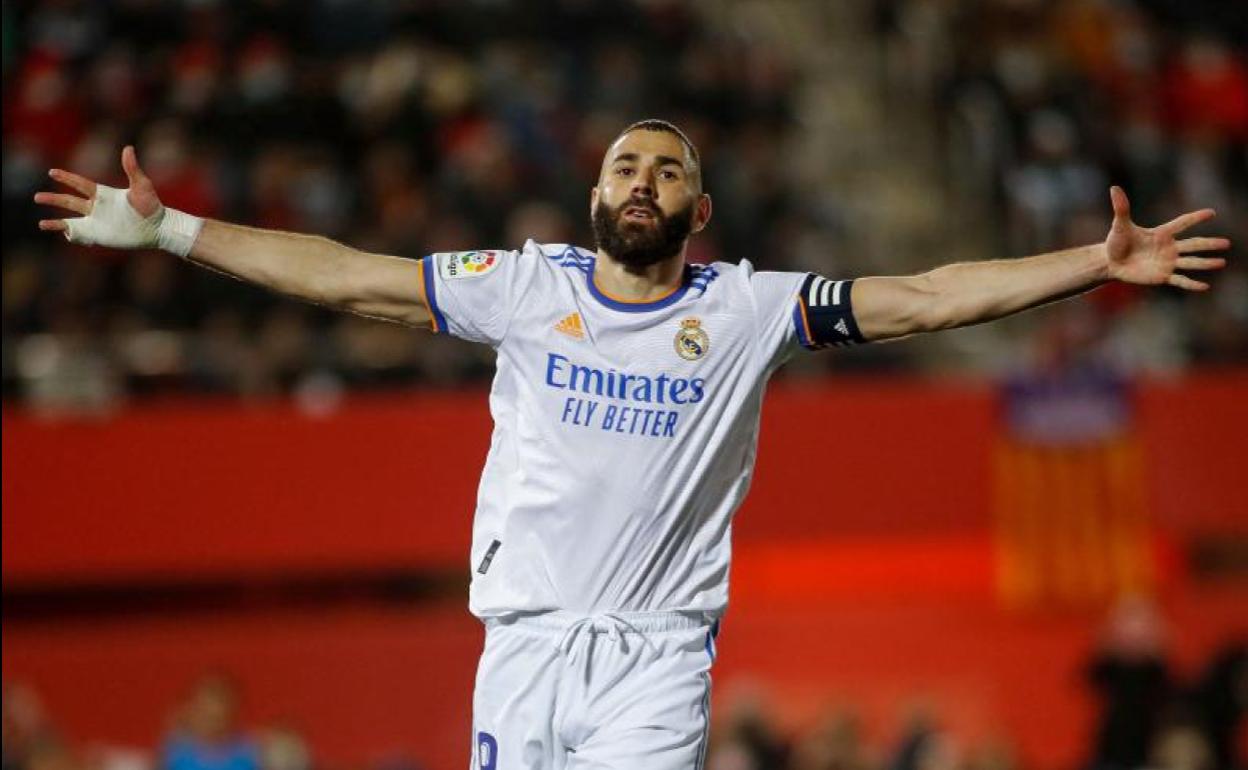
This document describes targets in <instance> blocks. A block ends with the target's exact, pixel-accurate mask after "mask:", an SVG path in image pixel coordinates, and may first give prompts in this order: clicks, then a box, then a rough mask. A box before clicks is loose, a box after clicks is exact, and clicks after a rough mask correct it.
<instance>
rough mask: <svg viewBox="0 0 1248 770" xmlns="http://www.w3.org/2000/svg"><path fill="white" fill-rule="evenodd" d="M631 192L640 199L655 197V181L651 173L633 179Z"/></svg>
mask: <svg viewBox="0 0 1248 770" xmlns="http://www.w3.org/2000/svg"><path fill="white" fill-rule="evenodd" d="M629 192H630V193H632V194H633V195H634V196H637V197H640V198H653V197H654V179H653V177H652V175H651V174H650V173H649V172H646V171H643V172H640V173H638V174H637V175H636V176H635V177H633V185H632V187H630V188H629Z"/></svg>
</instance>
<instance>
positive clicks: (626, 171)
mask: <svg viewBox="0 0 1248 770" xmlns="http://www.w3.org/2000/svg"><path fill="white" fill-rule="evenodd" d="M615 173H616V174H617V175H619V176H632V175H633V170H632V169H631V168H629V167H628V166H624V167H622V168H617V169H616V170H615Z"/></svg>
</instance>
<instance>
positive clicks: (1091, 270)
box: [918, 244, 1109, 331]
mask: <svg viewBox="0 0 1248 770" xmlns="http://www.w3.org/2000/svg"><path fill="white" fill-rule="evenodd" d="M1108 265H1109V263H1108V259H1107V258H1106V254H1105V246H1104V244H1096V245H1092V246H1081V247H1079V248H1074V249H1067V250H1065V251H1056V252H1051V253H1048V254H1041V255H1039V256H1034V257H1025V258H1022V259H1002V260H991V261H987V262H965V263H957V264H952V265H945V266H943V267H938V268H936V269H935V270H932V271H930V272H927V273H924V274H922V275H920V276H918V278H919V279H920V280H921V281H922V282H923V284H925V291H927V292H928V293H929V294H930V296H931V306H930V308H929V311H930V312H929V314H928V315H927V317H926V319H925V320H926V323H925V326H926V327H927V328H923V329H920V331H936V330H939V329H951V328H956V327H959V326H969V325H972V324H978V323H984V322H986V321H993V320H996V319H998V318H1003V317H1005V316H1008V315H1011V314H1013V313H1018V312H1020V311H1023V310H1027V309H1028V308H1032V307H1036V306H1037V305H1043V304H1045V303H1048V302H1053V301H1055V300H1059V299H1064V298H1066V297H1070V296H1073V295H1075V294H1079V293H1082V292H1084V291H1087V290H1089V289H1092V288H1095V287H1097V286H1099V285H1101V284H1102V283H1104V282H1105V281H1107V280H1108V279H1109V273H1108Z"/></svg>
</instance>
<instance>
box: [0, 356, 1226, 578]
mask: <svg viewBox="0 0 1248 770" xmlns="http://www.w3.org/2000/svg"><path fill="white" fill-rule="evenodd" d="M994 404H995V399H994V396H993V393H992V391H991V390H990V389H988V388H987V387H985V386H983V385H973V386H966V385H948V386H934V385H932V384H929V383H919V382H900V383H899V382H895V381H883V382H877V381H860V380H846V381H834V382H831V383H828V384H819V385H806V386H784V385H781V386H778V387H775V388H773V392H772V393H771V394H770V397H769V400H768V402H767V405H766V407H765V410H764V421H763V431H762V440H761V446H760V451H759V464H758V470H757V474H756V480H755V483H754V489H753V490H752V492H751V495H750V498H749V499H748V501H747V503H746V505H745V508H744V510H743V511H742V514H741V515H740V516H739V517H738V521H737V526H736V535H735V536H736V539H737V542H738V543H748V542H752V541H774V540H787V539H790V538H803V539H807V538H826V537H844V536H849V535H861V534H866V535H872V534H881V533H889V532H897V531H904V532H907V533H909V534H924V533H926V534H933V535H938V534H956V533H966V532H983V531H984V530H985V528H986V527H987V526H988V523H989V520H990V517H989V501H990V494H989V485H990V470H991V458H990V447H991V442H992V441H993V437H994V435H995V432H996V428H995V426H994V410H995V406H994ZM1139 404H1140V419H1139V431H1140V434H1141V437H1142V441H1143V442H1144V448H1145V452H1146V459H1147V461H1148V478H1149V479H1150V481H1151V486H1150V488H1149V490H1148V497H1149V501H1150V507H1151V508H1152V509H1153V510H1154V511H1155V513H1156V515H1157V517H1158V519H1159V520H1160V521H1162V522H1163V523H1165V524H1166V525H1167V526H1169V527H1171V528H1175V529H1178V530H1180V531H1184V530H1189V529H1190V530H1196V529H1200V530H1213V531H1225V530H1228V529H1232V530H1237V531H1244V528H1245V526H1246V523H1248V485H1246V484H1244V483H1242V478H1240V476H1239V474H1240V473H1241V469H1240V467H1239V466H1240V465H1241V464H1242V460H1243V458H1244V457H1245V456H1248V440H1246V439H1245V438H1244V437H1245V436H1248V373H1243V372H1240V373H1235V374H1227V375H1223V376H1219V377H1200V378H1191V379H1188V380H1185V381H1183V382H1181V383H1175V384H1151V385H1145V386H1143V387H1142V388H1141V390H1140V398H1139ZM812 426H814V427H815V428H816V429H812ZM3 434H4V435H3V479H4V481H3V505H4V511H5V515H4V523H3V580H4V584H5V585H6V586H15V585H18V584H24V585H29V584H57V583H66V582H74V583H79V582H100V581H109V580H118V579H135V578H142V579H147V578H152V577H161V576H163V577H178V578H188V579H194V578H202V577H237V576H239V575H273V574H280V573H290V572H300V571H327V570H329V571H339V570H343V571H346V570H355V569H376V568H386V567H410V566H413V565H427V566H436V567H451V568H458V567H460V566H463V565H465V564H466V562H465V559H466V555H467V549H468V541H469V534H470V533H469V530H470V521H471V513H472V507H473V502H474V500H475V497H476V484H477V478H478V473H479V470H480V466H481V462H482V460H483V458H484V456H485V451H486V448H487V447H488V444H489V415H488V412H487V409H486V398H485V394H484V393H482V392H480V391H473V392H470V393H458V394H457V393H446V394H419V395H394V396H386V397H359V398H356V399H353V400H351V401H348V402H347V403H346V405H345V406H344V407H343V408H342V409H341V410H340V411H338V412H336V413H334V414H332V415H331V416H329V417H326V418H317V417H312V416H308V415H305V414H302V413H300V412H299V411H298V410H297V409H296V408H295V407H294V406H293V405H291V404H287V403H283V404H279V405H274V406H269V407H263V408H251V407H241V408H240V407H238V406H236V405H233V404H228V403H218V404H195V405H173V406H160V407H152V408H146V409H138V410H133V411H128V412H124V413H122V414H121V415H119V416H117V417H115V418H113V419H111V420H108V421H105V422H98V423H96V422H64V423H46V422H42V421H39V420H36V419H34V418H32V417H30V416H27V415H24V414H22V413H20V412H16V411H9V412H6V413H5V414H4V432H3ZM831 479H837V480H838V482H839V483H838V484H837V486H836V494H835V496H830V497H828V498H827V499H829V500H834V502H830V503H829V505H828V506H826V507H825V506H811V505H808V504H807V503H806V501H807V500H808V499H809V495H810V494H811V488H812V484H814V485H816V486H817V487H820V488H822V487H823V486H825V485H827V484H828V483H829V482H830V480H831Z"/></svg>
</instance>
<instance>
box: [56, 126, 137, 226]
mask: <svg viewBox="0 0 1248 770" xmlns="http://www.w3.org/2000/svg"><path fill="white" fill-rule="evenodd" d="M121 168H122V169H123V170H124V171H125V172H126V179H127V180H128V181H129V183H130V187H129V188H127V189H126V202H127V203H129V204H130V208H132V209H134V210H135V212H137V213H138V215H139V216H141V217H143V218H147V217H150V216H151V215H153V214H155V213H156V212H158V211H160V198H158V197H157V196H156V187H155V186H154V185H152V180H150V179H148V178H147V174H145V173H143V169H142V168H140V167H139V159H138V157H137V156H136V155H135V153H134V148H133V147H130V146H127V147H126V148H125V149H123V150H122V151H121ZM48 176H50V177H52V178H53V179H54V180H56V181H57V182H60V183H61V184H63V185H65V186H66V187H69V188H71V189H72V190H74V192H77V193H78V194H79V195H81V196H83V197H78V195H68V194H66V193H50V192H41V193H36V195H35V203H41V204H43V205H45V206H56V207H58V208H62V209H65V210H66V211H69V212H72V213H75V214H81V215H82V216H84V217H85V216H90V215H91V211H92V209H93V208H95V203H96V195H97V193H98V191H99V186H98V185H97V184H96V183H95V182H94V181H92V180H90V179H87V178H86V177H85V176H79V175H78V174H75V173H72V172H70V171H64V170H62V169H59V168H54V169H52V170H51V171H49V172H48ZM67 227H68V224H67V223H66V221H65V220H64V219H43V220H40V222H39V229H41V230H54V231H64V230H65V229H66V228H67Z"/></svg>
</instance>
